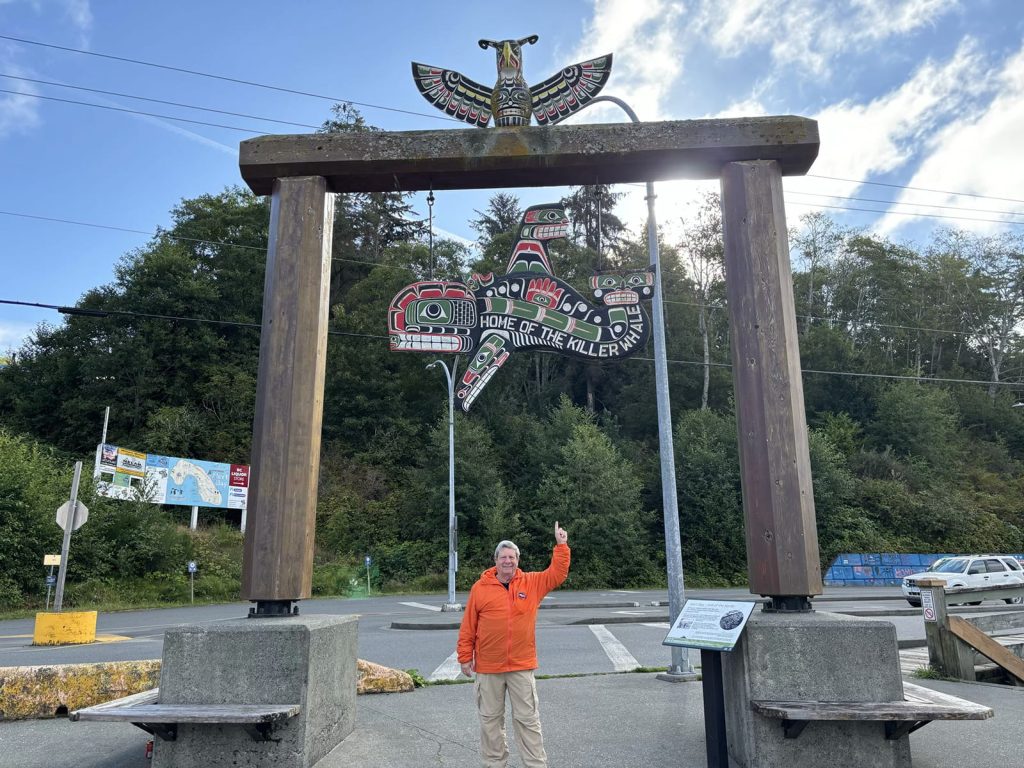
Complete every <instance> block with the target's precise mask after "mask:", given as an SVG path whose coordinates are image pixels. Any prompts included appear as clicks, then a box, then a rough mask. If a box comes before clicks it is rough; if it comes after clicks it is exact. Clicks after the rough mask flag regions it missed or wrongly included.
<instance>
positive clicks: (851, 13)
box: [695, 0, 959, 77]
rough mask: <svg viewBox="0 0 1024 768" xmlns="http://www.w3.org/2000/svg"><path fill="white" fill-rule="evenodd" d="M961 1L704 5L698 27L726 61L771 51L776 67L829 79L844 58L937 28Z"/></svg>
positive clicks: (714, 1) (759, 0)
mask: <svg viewBox="0 0 1024 768" xmlns="http://www.w3.org/2000/svg"><path fill="white" fill-rule="evenodd" d="M958 6H959V0H845V1H844V2H836V1H835V0H731V2H729V3H728V4H726V3H723V2H720V0H702V1H701V3H700V6H699V7H698V8H697V10H696V13H695V26H696V29H697V31H698V32H699V33H701V34H703V35H705V36H706V37H707V39H708V40H709V41H710V42H711V44H712V46H713V47H714V48H715V49H716V50H717V51H718V52H719V53H720V54H722V55H724V56H738V55H740V54H742V53H748V52H750V51H751V50H752V49H767V50H768V51H769V53H770V56H771V59H772V62H773V64H774V66H775V67H789V68H796V69H798V70H803V71H804V73H805V74H808V75H813V76H819V77H820V76H827V75H829V74H830V73H831V71H832V66H833V62H834V60H835V59H836V57H838V56H839V55H840V54H843V53H848V52H851V51H858V50H863V49H864V48H865V47H870V46H872V45H875V44H877V43H879V42H883V41H886V40H889V39H891V38H894V37H900V36H905V35H908V34H910V33H912V32H915V31H917V30H918V29H920V28H922V27H925V26H929V25H932V24H934V23H935V22H936V21H937V20H938V19H939V18H941V17H942V16H944V15H946V14H947V13H950V12H952V11H953V10H955V9H956V8H957V7H958Z"/></svg>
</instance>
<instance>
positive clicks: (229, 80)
mask: <svg viewBox="0 0 1024 768" xmlns="http://www.w3.org/2000/svg"><path fill="white" fill-rule="evenodd" d="M0 40H11V41H13V42H15V43H24V44H25V45H38V46H40V47H41V48H52V49H54V50H57V51H66V52H68V53H79V54H82V55H83V56H95V57H97V58H101V59H110V60H111V61H121V62H125V63H128V64H138V65H140V66H143V67H154V68H156V69H165V70H168V71H170V72H181V73H183V74H186V75H195V76H196V77H206V78H209V79H211V80H222V81H224V82H227V83H236V84H238V85H248V86H251V87H253V88H264V89H266V90H269V91H279V92H281V93H292V94H295V95H296V96H309V97H310V98H314V99H323V100H325V101H331V102H335V103H338V102H345V103H347V104H355V105H356V106H359V107H369V108H370V109H381V110H384V111H386V112H398V113H401V114H405V115H416V116H417V117H429V118H432V119H435V120H449V119H450V118H448V117H444V116H441V115H437V114H431V113H429V112H414V111H412V110H408V109H398V108H396V107H385V106H381V105H380V104H369V103H367V102H363V101H353V100H352V99H345V98H342V97H340V96H325V95H323V94H320V93H311V92H309V91H299V90H295V89H294V88H284V87H282V86H277V85H267V84H266V83H257V82H254V81H252V80H242V79H240V78H237V77H226V76H225V75H214V74H212V73H210V72H200V71H198V70H195V69H186V68H184V67H173V66H170V65H168V64H157V63H155V62H152V61H142V60H141V59H131V58H128V57H127V56H113V55H111V54H109V53H98V52H96V51H85V50H82V49H81V48H69V47H67V46H63V45H54V44H52V43H42V42H39V41H38V40H26V39H25V38H22V37H11V36H10V35H0Z"/></svg>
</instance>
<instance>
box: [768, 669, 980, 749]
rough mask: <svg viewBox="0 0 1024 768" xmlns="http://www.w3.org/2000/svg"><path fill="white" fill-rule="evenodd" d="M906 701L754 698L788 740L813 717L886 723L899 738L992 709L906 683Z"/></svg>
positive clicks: (889, 735)
mask: <svg viewBox="0 0 1024 768" xmlns="http://www.w3.org/2000/svg"><path fill="white" fill-rule="evenodd" d="M903 699H904V700H903V701H849V702H847V701H751V702H750V705H751V707H752V708H753V710H754V711H755V712H757V713H758V714H759V715H763V716H764V717H770V718H775V719H778V720H781V721H782V730H783V732H784V734H785V737H786V738H787V739H795V738H797V737H798V736H799V735H800V734H801V733H802V732H803V730H804V728H806V727H807V724H808V723H809V722H811V721H812V720H831V721H835V720H858V721H872V722H883V723H885V738H887V739H899V738H902V737H903V736H906V735H907V734H909V733H912V732H913V731H916V730H917V729H918V728H920V727H922V726H924V725H927V724H928V723H930V722H931V721H932V720H987V719H988V718H990V717H992V714H993V713H992V708H991V707H986V706H983V705H981V704H975V703H974V702H973V701H967V700H966V699H961V698H958V697H956V696H950V695H948V694H945V693H939V692H938V691H933V690H931V689H930V688H925V687H923V686H920V685H914V684H913V683H907V682H904V683H903Z"/></svg>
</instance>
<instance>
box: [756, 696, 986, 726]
mask: <svg viewBox="0 0 1024 768" xmlns="http://www.w3.org/2000/svg"><path fill="white" fill-rule="evenodd" d="M965 704H968V705H970V706H968V707H965V706H960V705H958V704H932V703H929V702H927V701H889V702H848V701H752V702H751V706H752V707H753V709H754V711H755V712H757V713H758V714H760V715H763V716H764V717H771V718H775V719H778V720H830V721H835V720H864V721H878V722H883V721H902V720H907V721H917V720H986V719H988V718H990V717H992V710H991V709H990V708H988V707H981V706H979V705H977V704H973V703H972V702H965Z"/></svg>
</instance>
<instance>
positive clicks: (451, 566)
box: [427, 358, 462, 611]
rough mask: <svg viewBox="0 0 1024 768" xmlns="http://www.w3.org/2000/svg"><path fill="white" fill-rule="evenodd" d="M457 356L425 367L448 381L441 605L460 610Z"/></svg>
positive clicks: (447, 608) (447, 609)
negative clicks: (444, 566)
mask: <svg viewBox="0 0 1024 768" xmlns="http://www.w3.org/2000/svg"><path fill="white" fill-rule="evenodd" d="M457 364H458V358H456V359H455V362H453V363H452V367H451V370H449V369H448V366H447V365H446V364H445V362H444V361H443V360H435V361H434V362H432V363H431V364H430V365H428V366H427V368H435V367H437V366H441V370H443V371H444V376H445V379H447V381H448V602H446V603H445V604H444V605H443V606H441V610H442V611H461V610H462V606H461V605H460V604H459V603H456V602H455V572H456V571H457V570H459V555H458V553H457V552H456V551H455V531H456V528H455V366H456V365H457Z"/></svg>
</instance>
